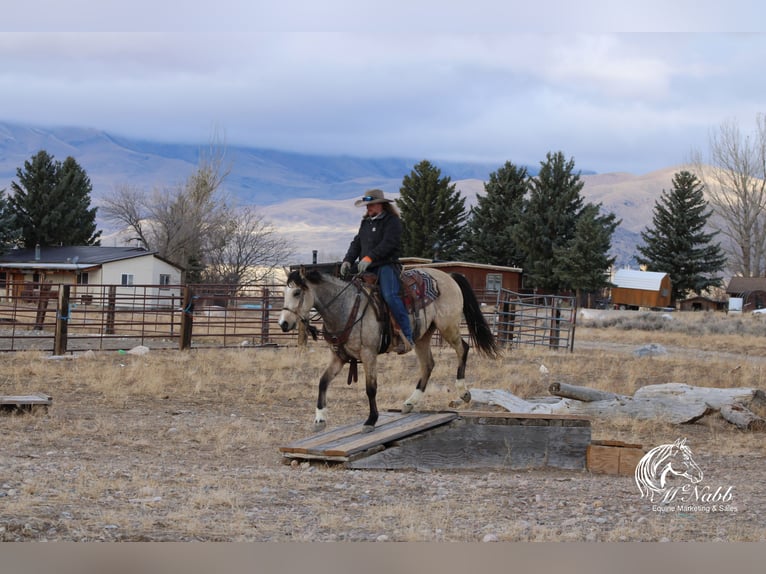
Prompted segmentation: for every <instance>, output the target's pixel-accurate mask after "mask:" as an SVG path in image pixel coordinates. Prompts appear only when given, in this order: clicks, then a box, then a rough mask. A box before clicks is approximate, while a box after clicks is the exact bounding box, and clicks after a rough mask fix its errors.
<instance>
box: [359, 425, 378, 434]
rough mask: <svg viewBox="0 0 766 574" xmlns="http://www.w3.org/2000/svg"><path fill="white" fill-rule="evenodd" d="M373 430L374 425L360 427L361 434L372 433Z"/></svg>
mask: <svg viewBox="0 0 766 574" xmlns="http://www.w3.org/2000/svg"><path fill="white" fill-rule="evenodd" d="M374 430H375V426H374V425H364V426H363V427H362V432H363V433H368V432H372V431H374Z"/></svg>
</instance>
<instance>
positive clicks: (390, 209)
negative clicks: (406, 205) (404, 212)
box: [383, 202, 402, 219]
mask: <svg viewBox="0 0 766 574" xmlns="http://www.w3.org/2000/svg"><path fill="white" fill-rule="evenodd" d="M383 211H385V212H386V213H390V214H391V215H393V216H394V217H398V218H399V219H401V218H402V217H401V215H399V210H398V209H396V205H394V203H393V202H391V203H388V202H386V203H384V204H383Z"/></svg>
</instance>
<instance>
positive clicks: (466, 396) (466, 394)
mask: <svg viewBox="0 0 766 574" xmlns="http://www.w3.org/2000/svg"><path fill="white" fill-rule="evenodd" d="M460 398H461V399H463V402H464V403H470V402H471V391H466V392H464V393H463V394H462V395H460Z"/></svg>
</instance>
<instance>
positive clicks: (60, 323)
mask: <svg viewBox="0 0 766 574" xmlns="http://www.w3.org/2000/svg"><path fill="white" fill-rule="evenodd" d="M69 288H70V285H60V286H59V300H58V313H56V331H55V334H54V336H53V354H54V355H63V354H64V353H66V347H67V335H68V326H69V314H70V310H69Z"/></svg>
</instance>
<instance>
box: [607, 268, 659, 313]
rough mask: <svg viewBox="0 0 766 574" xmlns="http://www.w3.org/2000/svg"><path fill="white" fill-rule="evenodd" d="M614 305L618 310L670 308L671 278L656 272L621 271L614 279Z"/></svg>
mask: <svg viewBox="0 0 766 574" xmlns="http://www.w3.org/2000/svg"><path fill="white" fill-rule="evenodd" d="M612 283H614V285H615V286H614V287H612V304H613V305H615V306H616V307H618V308H625V309H637V308H639V307H669V306H670V301H671V293H670V289H671V284H670V276H669V275H668V274H667V273H659V272H655V271H640V270H638V269H620V270H619V271H617V272H616V273H615V274H614V279H612Z"/></svg>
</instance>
